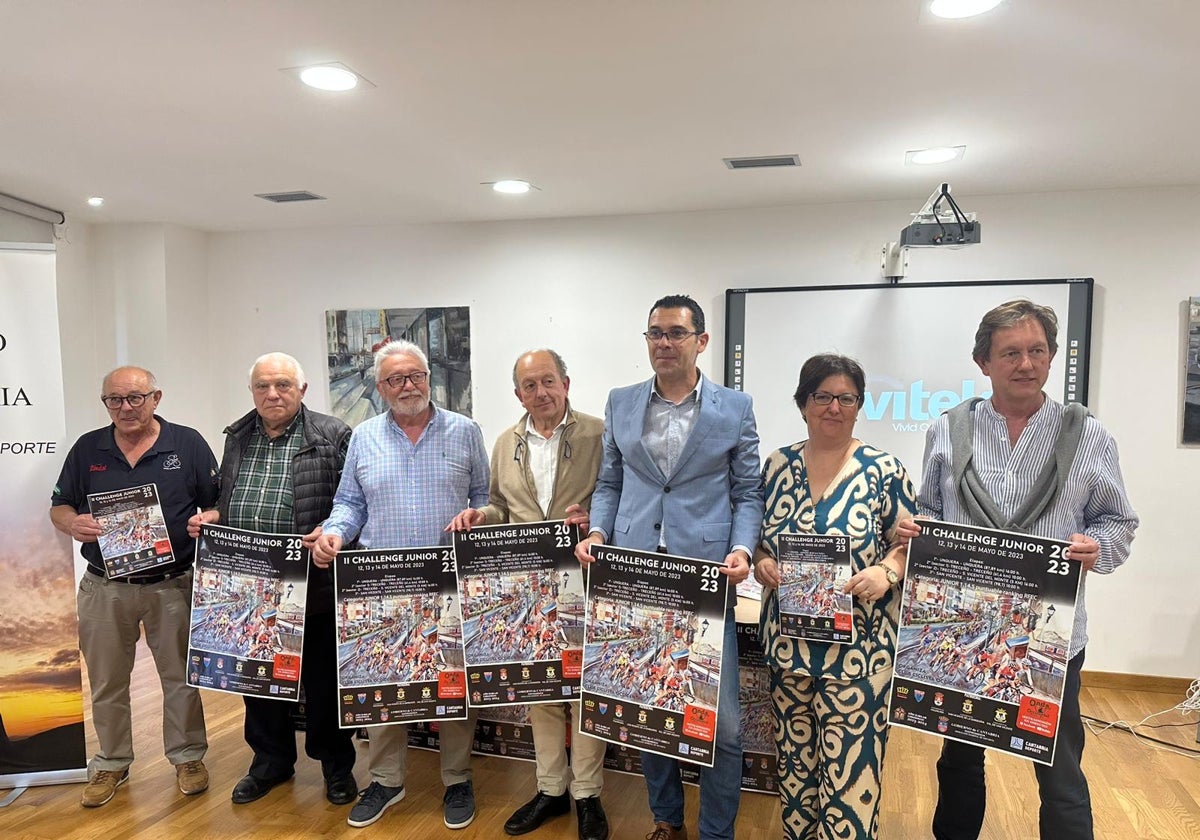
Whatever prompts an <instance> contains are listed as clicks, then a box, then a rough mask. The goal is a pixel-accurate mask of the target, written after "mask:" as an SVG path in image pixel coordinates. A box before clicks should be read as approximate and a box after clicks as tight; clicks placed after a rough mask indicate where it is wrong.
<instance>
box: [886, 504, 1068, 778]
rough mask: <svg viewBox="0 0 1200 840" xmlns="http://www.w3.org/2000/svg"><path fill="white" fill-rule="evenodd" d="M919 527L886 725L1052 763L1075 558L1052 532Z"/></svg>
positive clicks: (932, 524)
mask: <svg viewBox="0 0 1200 840" xmlns="http://www.w3.org/2000/svg"><path fill="white" fill-rule="evenodd" d="M922 525H923V527H922V531H921V535H920V536H919V537H918V538H916V539H914V540H913V541H912V542H911V543H910V544H909V548H908V572H907V575H906V576H905V580H904V594H903V599H902V601H901V604H900V630H899V635H898V638H897V641H896V665H895V672H894V675H893V678H892V693H891V709H890V716H889V719H890V721H891V723H892V725H894V726H904V727H908V728H910V729H916V730H919V731H922V732H931V733H934V734H936V735H940V736H941V737H943V738H950V739H953V740H956V741H963V742H965V743H969V744H975V745H976V746H981V747H990V748H992V749H997V750H1002V751H1003V752H1006V753H1009V754H1011V755H1015V756H1018V757H1020V758H1025V759H1028V760H1030V761H1037V762H1040V763H1042V764H1050V763H1052V762H1053V761H1054V745H1055V740H1056V737H1057V733H1058V717H1059V709H1060V706H1061V704H1062V693H1063V684H1064V682H1065V681H1066V674H1067V650H1068V647H1069V645H1070V642H1071V628H1072V626H1073V624H1074V620H1075V601H1076V596H1077V593H1078V590H1079V576H1080V565H1079V564H1078V563H1075V562H1072V561H1070V560H1067V559H1066V558H1065V557H1064V556H1063V549H1065V548H1066V546H1067V545H1068V544H1067V543H1066V542H1063V541H1060V540H1050V539H1045V538H1042V537H1034V536H1030V535H1028V534H1017V533H1010V532H1007V531H997V530H992V529H988V528H977V527H974V526H970V525H953V524H948V523H945V522H924V523H922Z"/></svg>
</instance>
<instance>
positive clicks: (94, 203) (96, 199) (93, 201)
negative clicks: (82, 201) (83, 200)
mask: <svg viewBox="0 0 1200 840" xmlns="http://www.w3.org/2000/svg"><path fill="white" fill-rule="evenodd" d="M87 203H88V206H89V207H103V206H104V199H103V198H101V197H100V196H98V195H94V196H92V197H91V198H89V199H88V200H87Z"/></svg>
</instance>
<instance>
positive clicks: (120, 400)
mask: <svg viewBox="0 0 1200 840" xmlns="http://www.w3.org/2000/svg"><path fill="white" fill-rule="evenodd" d="M153 395H154V391H147V392H146V393H144V394H126V395H125V396H123V397H118V396H117V395H116V394H113V395H112V396H111V397H101V398H100V402H102V403H104V405H105V407H106V408H108V409H110V410H112V411H116V410H117V409H119V408H120V407H121V406H122V405H124V404H125V403H129V407H130V408H140V407H141V405H142V403H144V402H145V401H146V397H150V396H153Z"/></svg>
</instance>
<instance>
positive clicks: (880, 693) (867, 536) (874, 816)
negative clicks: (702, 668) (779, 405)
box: [760, 442, 917, 840]
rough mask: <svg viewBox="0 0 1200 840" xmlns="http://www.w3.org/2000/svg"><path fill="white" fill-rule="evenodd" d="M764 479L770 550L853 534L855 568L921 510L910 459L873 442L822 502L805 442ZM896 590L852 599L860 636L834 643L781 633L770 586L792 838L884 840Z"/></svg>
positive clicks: (766, 635)
mask: <svg viewBox="0 0 1200 840" xmlns="http://www.w3.org/2000/svg"><path fill="white" fill-rule="evenodd" d="M763 481H764V483H765V485H766V512H765V514H764V516H763V538H762V547H763V549H764V550H766V551H767V552H768V553H769V554H771V555H772V556H778V538H779V535H780V534H786V533H799V534H805V533H808V534H844V535H846V536H848V537H849V538H850V553H851V565H852V569H851V573H852V574H853V573H857V572H859V571H862V570H863V569H865V568H867V567H868V566H870V565H873V564H875V563H878V562H879V561H880V560H882V559H883V557H884V556H885V555H886V554H887V552H888V550H889V549H890V548H891V547H892V545H893V544H894V542H895V540H896V526H897V524H898V523H899V522H901V521H903V520H904V519H908V518H910V517H912V516H913V514H914V513H915V512H916V505H917V503H916V494H915V492H914V491H913V486H912V482H911V481H909V478H908V474H907V472H906V471H905V469H904V466H903V465H902V464H901V463H900V461H899V460H897V459H896V458H895V457H894V456H892V455H889V454H888V453H886V452H883V451H881V450H879V449H876V448H874V447H872V446H869V445H867V444H860V445H859V446H858V447H857V448H856V449H855V450H854V451H853V452H852V453H851V455H850V457H849V458H848V459H847V461H846V463H845V464H844V465H843V467H842V469H841V470H840V471H839V472H838V474H837V475H836V476H835V477H834V479H833V480H832V481H830V482H829V486H828V487H827V488H826V489H825V491H824V493H823V494H822V496H821V498H819V499H815V500H814V499H813V498H812V497H811V495H810V492H809V486H808V472H807V468H806V467H805V463H804V442H800V443H796V444H793V445H792V446H789V447H785V448H784V449H779V450H777V451H775V452H773V453H771V455H770V457H768V458H767V462H766V464H765V465H764V467H763ZM899 597H900V593H899V591H898V587H892V588H891V589H889V590H888V592H887V593H886V594H885V595H884V596H883V597H882V598H881V599H879V600H877V601H874V602H873V603H869V604H868V603H864V602H863V601H861V600H860V599H858V598H855V599H854V629H855V641H854V642H853V643H851V644H835V643H823V642H809V641H803V640H799V639H793V638H789V637H787V636H783V635H782V634H781V633H780V630H779V601H778V593H777V592H776V591H775V590H774V589H769V590H766V591H765V592H764V599H763V604H762V614H761V618H760V627H761V631H762V639H763V648H764V651H765V653H766V658H767V662H768V664H769V666H770V670H771V687H772V697H773V699H774V705H775V713H776V725H775V745H776V751H777V753H778V758H779V777H780V778H779V780H780V799H781V801H782V806H783V835H784V837H786V838H789V839H790V838H803V839H804V840H810V838H811V840H816V838H834V837H837V838H875V837H878V831H879V826H878V814H879V784H880V777H881V771H882V764H883V752H884V747H885V745H886V739H887V689H888V684H889V682H890V680H891V676H892V656H893V653H894V651H895V646H896V627H897V624H898V619H899Z"/></svg>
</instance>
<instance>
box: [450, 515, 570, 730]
mask: <svg viewBox="0 0 1200 840" xmlns="http://www.w3.org/2000/svg"><path fill="white" fill-rule="evenodd" d="M578 539H579V535H578V529H577V528H576V527H574V526H568V525H566V524H565V523H563V522H562V521H558V522H529V523H522V524H519V525H493V526H485V527H480V528H473V529H471V530H470V531H458V532H456V533H455V535H454V555H455V559H456V562H457V566H458V592H459V597H460V599H461V603H462V609H463V639H464V646H463V652H464V658H465V660H466V670H467V685H468V688H469V690H470V699H471V705H472V706H479V707H483V706H502V705H511V704H524V703H539V702H543V703H544V702H562V701H563V700H570V699H572V698H574V697H575V696H577V694H578V692H579V678H580V674H581V672H582V665H583V594H584V593H583V572H582V570H581V569H580V567H579V562H578V561H577V560H576V559H575V555H574V550H575V543H576V542H578Z"/></svg>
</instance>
